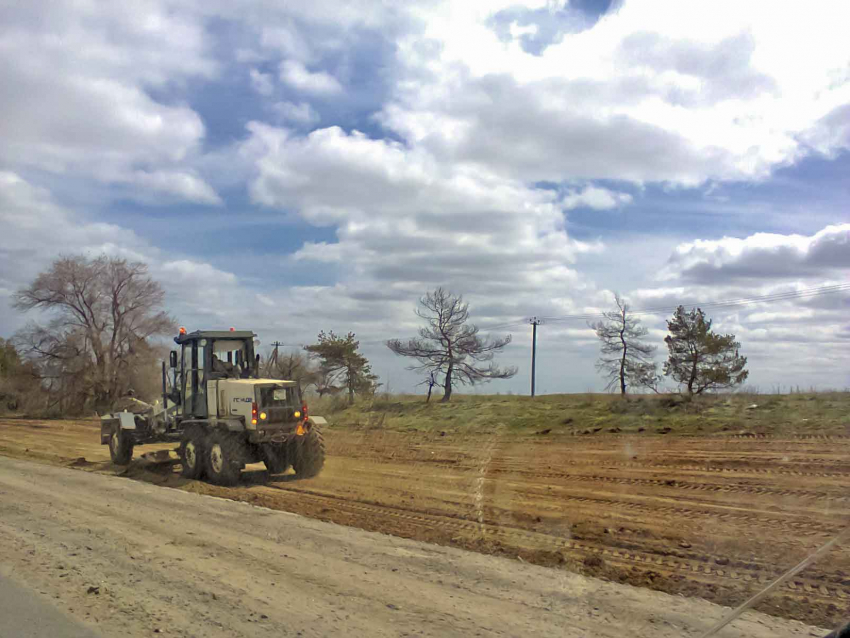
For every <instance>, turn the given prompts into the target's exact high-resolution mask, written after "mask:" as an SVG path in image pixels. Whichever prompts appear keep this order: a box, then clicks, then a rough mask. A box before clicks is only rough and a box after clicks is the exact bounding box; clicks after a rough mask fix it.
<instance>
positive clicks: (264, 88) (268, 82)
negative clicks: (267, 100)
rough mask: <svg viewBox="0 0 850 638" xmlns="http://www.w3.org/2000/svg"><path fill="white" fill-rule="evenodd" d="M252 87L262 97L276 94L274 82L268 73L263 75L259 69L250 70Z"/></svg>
mask: <svg viewBox="0 0 850 638" xmlns="http://www.w3.org/2000/svg"><path fill="white" fill-rule="evenodd" d="M249 73H250V76H251V86H252V87H254V90H255V91H256V92H257V93H259V94H260V95H263V96H266V97H268V96H269V95H271V94H272V93H274V82H273V80H272V76H271V75H270V74H268V73H261V72H260V71H258V70H257V69H251V70H250V72H249Z"/></svg>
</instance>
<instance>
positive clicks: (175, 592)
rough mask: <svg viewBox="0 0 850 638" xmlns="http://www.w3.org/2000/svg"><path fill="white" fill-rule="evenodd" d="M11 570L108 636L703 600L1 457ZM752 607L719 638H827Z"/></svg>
mask: <svg viewBox="0 0 850 638" xmlns="http://www.w3.org/2000/svg"><path fill="white" fill-rule="evenodd" d="M0 494H2V499H0V565H3V571H4V572H5V575H11V577H12V578H15V579H18V580H21V581H23V582H25V583H26V584H27V585H28V586H29V587H32V588H34V589H35V590H37V591H39V592H40V593H41V595H42V596H44V597H46V598H48V599H50V600H52V601H53V603H54V604H56V605H57V606H59V607H61V608H64V609H65V610H67V612H68V613H70V614H71V615H73V616H77V617H82V618H83V619H85V621H86V622H87V623H88V624H90V625H92V626H95V627H97V628H98V629H99V630H100V632H101V633H103V634H104V635H131V636H138V635H155V634H160V635H173V636H259V635H288V636H292V635H294V636H328V635H356V636H411V635H418V636H449V635H454V636H474V635H477V636H481V635H502V636H529V635H540V636H552V635H559V636H565V637H568V638H569V637H574V638H578V637H579V636H591V635H592V636H611V637H614V636H622V635H624V631H625V630H626V629H627V628H628V635H634V636H654V637H658V636H669V637H672V636H696V635H698V634H699V633H700V632H701V631H704V630H705V629H706V628H707V627H708V626H709V625H710V624H711V623H712V622H714V621H716V620H717V619H718V618H719V617H720V616H721V615H722V613H723V611H724V610H723V609H722V608H720V607H718V606H716V605H712V604H710V603H707V602H705V601H700V600H687V599H683V598H679V597H674V596H669V595H667V594H662V593H658V592H652V591H649V590H645V589H639V588H635V587H630V586H627V585H618V584H614V583H608V582H604V581H601V580H597V579H592V578H585V577H582V576H578V575H575V574H571V573H568V572H565V571H561V570H552V569H546V568H543V567H538V566H535V565H526V564H522V563H520V562H518V561H514V560H508V559H504V558H498V557H492V556H484V555H480V554H476V553H473V552H465V551H462V550H458V549H455V548H450V547H440V546H437V545H428V544H425V543H419V542H416V541H409V540H404V539H398V538H394V537H392V536H387V535H382V534H376V533H371V532H364V531H361V530H356V529H353V528H349V527H343V526H339V525H333V524H329V523H323V522H320V521H315V520H312V519H309V518H305V517H300V516H293V515H291V514H287V513H283V512H275V511H271V510H267V509H265V508H258V507H253V506H249V505H245V504H240V503H236V502H233V501H228V500H224V499H219V498H204V497H202V496H199V495H195V494H190V493H186V492H180V491H175V490H170V489H163V488H161V487H157V486H153V485H149V484H145V483H140V482H135V481H129V480H122V479H119V478H114V477H107V476H101V475H98V474H94V473H83V472H74V471H71V470H69V469H66V468H59V467H50V466H44V465H37V464H34V463H31V462H28V461H19V460H12V459H4V458H0ZM823 633H824V632H823V630H818V629H815V628H812V627H805V626H803V625H802V624H801V623H797V622H795V621H787V620H779V619H776V618H771V617H768V616H765V615H763V614H758V613H753V612H748V613H747V614H746V616H744V617H742V618H740V619H738V620H736V621H735V624H734V625H733V626H730V627H729V628H728V629H726V630H724V632H723V633H722V634H721V635H722V636H726V637H730V636H748V637H754V638H761V637H763V638H767V637H768V636H770V637H772V636H777V635H782V636H820V635H823Z"/></svg>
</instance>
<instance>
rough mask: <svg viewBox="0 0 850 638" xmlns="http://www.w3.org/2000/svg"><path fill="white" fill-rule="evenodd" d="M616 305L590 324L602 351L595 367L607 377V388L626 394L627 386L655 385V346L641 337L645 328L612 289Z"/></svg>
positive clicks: (643, 335)
mask: <svg viewBox="0 0 850 638" xmlns="http://www.w3.org/2000/svg"><path fill="white" fill-rule="evenodd" d="M614 301H615V302H616V304H617V309H616V310H612V311H610V312H604V313H602V315H603V316H604V317H605V319H604V320H603V321H597V322H596V323H592V324H590V327H591V328H593V329H594V330H595V331H596V336H597V337H599V341H600V350H601V354H600V356H599V360H598V361H597V363H596V369H597V370H598V371H599V372H600V373H602V375H603V376H604V377H605V378H606V379H607V380H608V384H607V385H606V386H605V389H606V390H610V389H612V388H615V387H618V386H619V388H620V394H626V392H627V390H628V388H630V387H654V385H655V384H656V381H657V379H658V373H657V371H656V365H655V362H654V361H653V360H652V357H653V355H654V354H655V350H656V348H655V346H650V345H648V344H646V343H644V342H643V341H641V339H642V338H643V337H645V336H646V335H647V333H648V331H647V329H646V328H644V327H643V326H641V325H639V324H640V319H636V318H635V317H634V316H632V315H631V314H629V306H628V304H626V303H625V302H624V301H623V299H622V298H621V297H620V295H618V294H616V293H614Z"/></svg>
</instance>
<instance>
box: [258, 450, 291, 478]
mask: <svg viewBox="0 0 850 638" xmlns="http://www.w3.org/2000/svg"><path fill="white" fill-rule="evenodd" d="M263 463H265V464H266V469H267V470H268V471H269V474H283V473H284V472H286V468H288V467H289V461H288V459H287V457H286V445H285V444H283V443H269V444H268V445H264V446H263Z"/></svg>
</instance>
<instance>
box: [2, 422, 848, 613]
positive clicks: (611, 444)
mask: <svg viewBox="0 0 850 638" xmlns="http://www.w3.org/2000/svg"><path fill="white" fill-rule="evenodd" d="M326 440H327V442H328V446H329V459H328V464H327V466H326V468H325V471H324V472H323V473H322V474H321V475H320V476H319V477H318V478H316V479H312V480H304V481H297V480H293V478H294V477H288V476H281V477H271V478H270V477H268V475H267V474H266V473H265V472H263V471H262V470H261V469H260V468H261V467H262V466H256V467H254V466H252V467H251V468H249V469H248V470H246V472H245V473H244V475H243V483H242V484H241V485H240V486H239V487H236V488H229V489H228V488H218V487H215V486H211V485H207V484H205V483H199V482H194V481H184V480H183V479H181V478H180V477H179V476H178V475H176V474H175V473H174V472H173V471H172V468H169V467H165V468H153V467H144V466H143V465H142V464H139V463H138V462H136V463H135V464H134V465H132V466H131V467H130V468H129V469H128V470H118V471H122V472H125V473H127V474H129V475H130V476H133V477H136V478H140V479H143V480H147V481H151V482H155V483H163V484H166V485H169V486H173V487H179V488H181V489H184V490H187V491H193V492H201V493H206V494H215V495H219V496H225V497H227V498H230V499H234V500H240V501H246V502H250V503H254V504H257V505H263V506H266V507H270V508H273V509H281V510H287V511H292V512H297V513H301V514H305V515H308V516H311V517H314V518H318V519H321V520H328V521H333V522H336V523H341V524H345V525H351V526H355V527H360V528H363V529H367V530H373V531H380V532H385V533H389V534H394V535H396V536H402V537H406V538H411V539H417V540H425V541H430V542H435V543H440V544H444V545H456V546H459V547H464V548H469V549H475V550H478V551H482V552H485V553H494V554H503V555H506V556H512V557H519V558H521V559H522V560H523V561H526V562H532V563H538V564H542V565H547V566H555V567H560V568H563V569H565V570H569V571H574V572H579V573H583V574H587V575H593V576H600V577H603V578H606V579H608V580H611V581H615V582H623V583H629V584H634V585H640V586H645V587H649V588H652V589H657V590H661V591H664V592H668V593H674V594H682V595H685V596H698V597H702V598H706V599H708V600H711V601H714V602H718V603H721V604H725V605H735V604H738V603H740V602H742V601H743V600H744V599H745V598H746V597H747V596H748V595H750V594H752V593H754V592H756V591H758V590H759V589H760V588H762V587H764V586H765V585H766V584H767V583H768V582H770V580H771V579H772V578H774V577H775V576H776V575H778V574H779V573H781V572H782V571H784V570H785V569H787V568H788V567H790V566H792V565H794V564H795V563H797V562H798V561H799V560H800V559H802V558H804V557H805V556H807V555H808V554H809V553H811V552H812V551H814V550H815V549H816V548H817V547H819V546H820V545H821V544H823V543H824V542H826V541H827V540H828V539H830V538H831V537H833V536H834V535H836V534H837V533H838V532H839V531H840V530H841V529H843V528H844V527H845V526H846V525H847V524H848V521H850V494H848V492H847V488H848V486H850V438H845V437H842V436H829V437H827V436H800V437H796V438H795V437H787V436H786V437H771V436H758V437H755V436H717V435H713V436H688V437H673V438H668V437H666V436H658V435H654V436H647V435H646V434H640V435H631V434H630V435H623V434H605V435H598V436H584V437H566V436H553V435H531V436H521V435H516V434H512V433H506V432H504V431H501V432H499V431H497V432H496V433H494V434H491V435H487V436H481V435H475V436H463V435H461V434H458V433H456V432H449V433H446V434H445V435H442V436H441V434H440V432H435V433H427V434H422V433H399V432H388V431H382V430H369V431H364V430H360V431H349V430H344V429H336V428H331V429H330V430H329V431H328V432H327V433H326ZM0 454H8V455H14V456H23V457H29V458H37V459H40V460H44V461H49V462H54V463H64V464H71V465H76V466H78V467H80V468H81V469H87V470H93V471H101V472H115V471H116V469H115V468H112V467H111V466H110V464H109V463H108V454H107V450H106V448H105V447H101V446H99V445H98V437H97V426H96V424H95V423H92V422H71V421H53V422H28V421H18V420H6V421H0ZM80 459H84V460H80ZM848 603H850V548H847V547H839V548H837V549H835V550H834V551H833V552H832V553H830V555H829V556H827V557H826V558H825V559H824V560H822V561H820V562H818V563H816V564H815V565H813V566H812V567H810V568H809V569H807V570H806V571H805V572H803V573H801V574H799V575H798V576H797V577H795V578H794V579H793V580H792V581H790V582H788V583H787V584H786V585H784V586H783V587H781V588H780V589H779V590H778V591H777V592H776V593H774V594H773V595H771V596H770V597H769V598H767V599H766V600H765V601H763V602H762V603H761V604H760V605H759V607H758V609H760V610H761V611H764V612H767V613H770V614H773V615H777V616H783V617H786V618H794V619H798V620H801V621H805V622H808V623H811V624H816V625H820V626H827V627H829V626H833V625H835V624H837V623H838V622H839V621H841V620H842V619H843V616H844V615H845V614H846V610H847V608H848Z"/></svg>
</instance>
